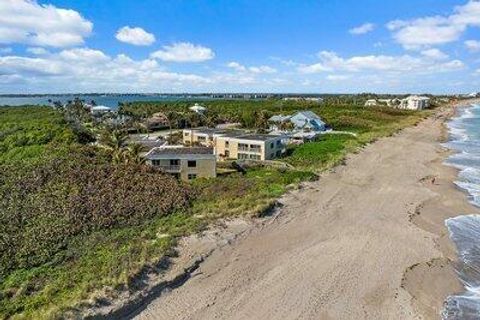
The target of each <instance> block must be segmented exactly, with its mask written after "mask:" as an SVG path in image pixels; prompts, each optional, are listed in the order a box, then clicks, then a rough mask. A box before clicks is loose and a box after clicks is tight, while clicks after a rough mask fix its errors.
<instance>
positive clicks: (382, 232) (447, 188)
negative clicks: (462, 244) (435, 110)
mask: <svg viewBox="0 0 480 320" xmlns="http://www.w3.org/2000/svg"><path fill="white" fill-rule="evenodd" d="M446 115H448V113H445V112H443V113H441V114H439V115H437V116H434V117H431V118H429V119H427V120H425V121H423V122H422V123H420V124H419V125H418V126H416V127H412V128H408V129H405V130H403V131H402V132H401V133H399V134H397V135H395V136H393V137H389V138H385V139H381V140H379V141H377V142H376V143H374V144H371V145H369V146H367V147H365V148H364V149H363V150H361V151H360V152H359V153H358V154H355V155H352V156H350V157H349V158H348V159H347V161H346V165H345V166H339V167H337V168H335V169H334V170H332V171H331V172H328V173H325V174H323V175H322V177H321V178H320V180H319V181H316V182H313V183H308V184H305V185H304V187H303V188H302V189H300V190H297V191H293V192H291V193H289V194H287V195H286V196H284V197H283V198H282V199H280V202H281V203H282V205H283V206H282V208H281V209H279V211H278V212H277V213H276V216H275V218H272V219H270V220H268V221H267V222H266V223H261V224H257V225H256V226H253V227H252V228H251V229H249V230H248V232H243V233H242V234H240V235H239V236H237V237H235V238H232V240H231V241H228V243H224V244H223V245H222V246H218V247H217V248H216V249H214V250H212V251H211V252H210V253H209V255H208V257H207V258H206V259H205V260H204V261H203V262H202V263H201V264H200V265H199V267H198V268H197V269H196V270H195V271H194V272H193V273H192V274H191V277H190V278H189V280H188V281H186V282H185V283H183V284H182V285H181V286H179V287H178V288H175V289H174V290H170V291H168V292H164V293H162V294H161V295H160V296H159V297H157V298H156V299H154V300H153V301H151V302H150V303H149V304H147V305H145V306H143V307H142V308H143V310H141V311H140V312H135V318H136V319H248V320H250V319H272V320H273V319H438V318H439V317H440V316H439V314H440V311H441V309H442V303H443V300H444V298H445V297H446V296H447V295H448V294H450V293H453V292H457V291H461V290H462V287H461V285H460V283H459V282H458V280H457V278H456V276H455V274H454V272H453V269H452V267H451V263H450V262H449V260H450V259H455V252H454V250H453V248H452V245H451V243H450V241H449V239H448V234H447V230H446V228H445V226H444V220H445V219H446V218H447V217H451V216H456V215H458V213H459V212H464V213H472V212H474V211H473V210H477V209H474V208H473V207H472V206H470V205H469V204H468V203H467V201H466V198H465V195H464V194H463V192H461V191H459V190H457V189H456V188H455V186H454V185H453V180H455V177H456V171H455V170H454V169H453V168H450V167H447V166H444V165H442V161H443V160H444V159H445V157H446V156H447V155H448V151H447V150H445V149H444V148H443V147H442V146H441V145H440V142H441V141H442V139H443V138H444V136H445V129H444V126H443V123H444V120H445V116H446ZM433 177H435V183H432V181H433V180H432V179H433ZM477 212H478V211H477ZM199 254H201V252H199Z"/></svg>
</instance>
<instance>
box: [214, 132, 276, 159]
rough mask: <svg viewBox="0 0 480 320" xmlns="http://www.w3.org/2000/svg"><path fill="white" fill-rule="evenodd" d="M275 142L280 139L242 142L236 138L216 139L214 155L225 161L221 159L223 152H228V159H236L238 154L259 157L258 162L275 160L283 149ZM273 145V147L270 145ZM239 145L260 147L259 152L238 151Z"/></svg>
mask: <svg viewBox="0 0 480 320" xmlns="http://www.w3.org/2000/svg"><path fill="white" fill-rule="evenodd" d="M226 141H228V142H229V143H228V148H227V147H226ZM277 141H281V139H279V138H278V139H272V140H269V141H256V140H243V139H237V138H228V137H217V138H216V140H215V142H216V143H215V147H216V154H217V157H218V158H219V159H226V157H222V156H224V155H225V151H227V150H228V151H229V157H228V158H229V159H238V154H239V153H242V154H248V155H260V160H270V159H274V158H277V157H278V156H279V155H280V154H281V151H282V149H283V147H284V146H283V145H282V144H280V145H278V144H277ZM272 143H273V147H272V145H271V144H272ZM239 144H247V145H249V146H251V145H256V146H260V152H259V153H257V152H252V151H243V150H240V149H239Z"/></svg>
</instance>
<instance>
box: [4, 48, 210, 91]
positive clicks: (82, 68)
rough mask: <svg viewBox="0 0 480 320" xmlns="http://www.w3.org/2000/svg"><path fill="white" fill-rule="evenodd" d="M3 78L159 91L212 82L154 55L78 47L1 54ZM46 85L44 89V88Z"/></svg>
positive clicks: (40, 84)
mask: <svg viewBox="0 0 480 320" xmlns="http://www.w3.org/2000/svg"><path fill="white" fill-rule="evenodd" d="M0 75H2V79H1V81H3V82H7V81H8V82H19V81H23V86H25V87H27V88H29V90H33V88H41V89H37V90H43V91H49V92H52V91H62V90H63V91H75V92H78V91H138V92H141V91H158V90H159V89H160V88H168V90H172V88H176V87H198V86H202V85H205V84H209V83H211V82H212V80H211V79H209V78H206V77H203V76H199V75H195V74H184V73H177V72H170V71H167V70H165V69H164V68H163V67H162V66H160V65H159V64H158V62H157V61H156V60H154V59H145V60H133V59H131V58H130V57H128V56H126V55H123V54H120V55H118V56H116V57H110V56H108V55H106V54H105V53H103V52H102V51H99V50H93V49H89V48H75V49H68V50H62V51H60V52H59V53H54V54H49V55H45V56H42V57H33V58H32V57H21V56H6V57H2V56H0ZM42 88H43V89H42Z"/></svg>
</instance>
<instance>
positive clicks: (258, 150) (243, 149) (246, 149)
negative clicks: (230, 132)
mask: <svg viewBox="0 0 480 320" xmlns="http://www.w3.org/2000/svg"><path fill="white" fill-rule="evenodd" d="M238 151H245V152H254V153H262V149H261V148H249V147H238Z"/></svg>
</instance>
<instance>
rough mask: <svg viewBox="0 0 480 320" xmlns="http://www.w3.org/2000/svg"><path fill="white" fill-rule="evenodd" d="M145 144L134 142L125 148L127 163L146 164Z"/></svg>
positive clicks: (124, 154) (124, 155)
mask: <svg viewBox="0 0 480 320" xmlns="http://www.w3.org/2000/svg"><path fill="white" fill-rule="evenodd" d="M142 152H143V146H142V145H141V144H138V143H134V144H131V145H129V146H128V147H127V148H125V150H124V152H123V157H124V161H125V163H126V164H130V163H131V164H144V163H145V158H144V157H142V155H141V154H142Z"/></svg>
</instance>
